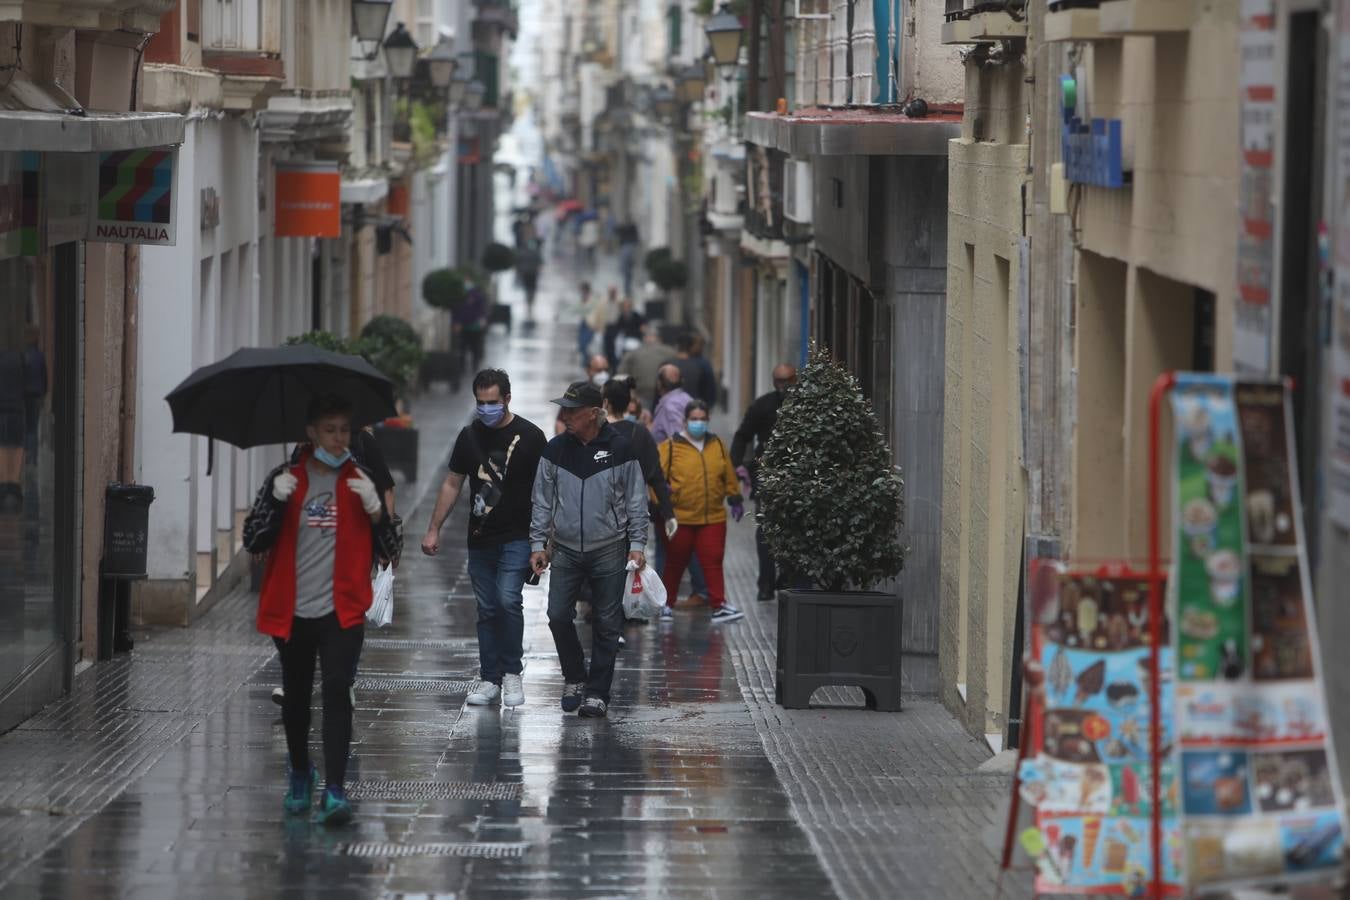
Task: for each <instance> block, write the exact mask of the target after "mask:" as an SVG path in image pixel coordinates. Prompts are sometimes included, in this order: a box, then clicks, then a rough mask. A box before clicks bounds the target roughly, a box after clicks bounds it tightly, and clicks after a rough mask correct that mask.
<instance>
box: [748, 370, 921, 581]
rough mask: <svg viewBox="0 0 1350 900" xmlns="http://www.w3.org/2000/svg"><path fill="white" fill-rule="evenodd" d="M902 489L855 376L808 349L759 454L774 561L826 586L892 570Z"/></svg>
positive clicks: (900, 556) (899, 562) (762, 507)
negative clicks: (795, 384)
mask: <svg viewBox="0 0 1350 900" xmlns="http://www.w3.org/2000/svg"><path fill="white" fill-rule="evenodd" d="M904 488H905V482H904V479H903V478H902V477H901V476H900V473H899V471H897V469H896V468H895V467H894V466H893V465H892V463H891V453H890V449H889V448H888V447H887V446H886V441H885V439H884V438H883V437H882V436H881V429H880V428H879V427H878V425H877V418H876V414H875V413H874V412H873V410H872V406H871V404H870V403H869V402H868V401H867V399H866V398H865V397H864V396H863V393H862V388H861V387H860V386H859V385H858V381H857V379H856V378H854V377H853V375H852V374H850V373H849V371H848V370H847V369H845V368H844V367H843V366H841V365H839V364H838V363H836V362H835V361H834V360H833V359H832V358H831V357H830V355H829V353H828V352H827V351H826V350H824V349H822V348H816V347H813V348H812V351H811V357H810V361H809V362H808V364H807V366H806V368H805V369H803V370H802V373H801V378H800V381H799V383H798V384H797V386H796V387H795V388H793V389H792V390H791V391H789V393H788V395H787V397H786V398H785V399H784V401H783V406H782V408H781V409H779V411H778V420H777V422H776V424H775V425H774V429H773V436H772V437H770V438H769V443H768V446H767V447H765V449H764V455H763V456H762V457H761V458H760V467H759V483H758V488H757V490H756V494H755V496H756V498H757V499H758V500H759V514H758V519H759V522H760V524H761V525H762V526H763V527H764V539H765V540H766V541H767V542H768V544H769V549H770V551H771V552H772V554H773V557H774V559H775V560H776V561H777V562H778V564H779V565H780V566H781V567H782V568H783V570H784V571H785V572H787V573H789V574H790V575H791V576H793V577H799V578H805V579H809V580H810V581H811V582H812V583H813V584H815V585H816V586H818V587H820V588H823V589H824V590H827V591H842V590H844V589H845V588H846V587H848V586H850V585H852V586H854V587H856V588H857V589H860V590H868V589H870V588H871V587H873V586H874V585H875V584H876V583H877V582H879V581H881V580H883V579H886V578H891V577H893V576H895V575H897V574H899V572H900V570H901V568H903V567H904V558H905V548H904V547H903V546H902V545H901V543H900V529H901V527H902V526H903V524H904Z"/></svg>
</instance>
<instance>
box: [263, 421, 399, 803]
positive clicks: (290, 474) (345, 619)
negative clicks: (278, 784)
mask: <svg viewBox="0 0 1350 900" xmlns="http://www.w3.org/2000/svg"><path fill="white" fill-rule="evenodd" d="M306 420H307V423H308V424H307V427H306V429H305V431H306V435H307V436H308V438H309V441H310V443H311V444H312V448H311V449H309V450H306V451H304V452H303V453H302V454H301V458H300V459H299V461H298V462H297V463H296V464H294V465H287V466H282V467H279V468H278V469H276V470H275V471H273V472H272V473H271V474H270V475H269V476H268V477H267V480H266V481H265V482H264V484H263V486H262V489H261V490H260V491H259V492H258V497H257V500H256V501H255V502H254V504H253V510H252V511H251V512H250V514H249V517H248V520H247V521H246V522H245V524H244V547H245V548H246V549H247V550H248V551H249V552H251V553H268V554H269V555H268V559H267V566H266V570H265V573H264V575H263V584H262V593H261V596H260V598H259V602H258V630H259V631H261V632H263V633H264V634H268V635H271V637H272V639H273V640H274V641H275V642H276V645H277V649H278V651H280V653H281V669H282V683H283V685H284V687H285V700H284V702H283V704H282V721H283V722H284V724H285V727H286V745H287V747H288V749H289V752H290V762H291V775H290V789H289V790H288V791H287V794H286V798H285V801H284V807H285V809H286V811H287V812H288V813H291V814H303V813H306V812H308V811H309V809H310V807H311V805H312V802H313V792H314V790H315V789H316V788H317V787H318V783H319V773H318V769H317V768H316V767H315V766H313V765H311V763H310V761H309V726H310V695H311V693H312V691H313V686H314V663H315V658H316V657H317V658H318V660H319V663H320V666H321V668H322V691H323V745H324V767H325V770H326V772H325V774H326V777H327V788H326V790H325V791H324V793H323V797H322V799H321V800H320V803H319V809H318V811H317V812H315V814H314V817H313V820H314V821H315V822H317V823H319V824H332V825H339V824H345V823H346V822H349V821H351V817H352V808H351V803H350V802H349V801H348V799H347V794H346V790H345V786H344V781H345V777H346V771H347V757H348V753H349V750H350V745H351V734H352V702H351V695H350V689H351V686H352V681H353V678H354V677H355V665H356V659H357V657H358V655H359V654H360V652H361V644H362V641H363V639H364V635H365V629H364V622H365V613H366V610H367V609H369V607H370V601H371V582H370V575H371V569H372V568H373V566H374V564H375V560H376V559H378V558H380V557H383V558H385V559H395V558H397V557H398V553H399V550H400V548H399V546H398V544H399V542H400V541H399V535H398V530H397V528H396V527H395V525H394V522H393V520H392V519H391V517H390V515H389V513H388V511H387V510H386V509H385V507H384V503H383V501H382V500H381V497H380V494H379V491H378V490H377V489H376V487H375V484H374V482H373V481H371V479H370V476H369V475H368V474H367V473H366V471H365V470H364V469H363V468H362V467H361V466H360V465H358V464H357V462H356V461H355V460H354V459H353V458H352V454H351V450H350V447H351V441H352V405H351V403H350V402H349V401H347V400H345V399H343V398H342V397H338V396H336V395H332V394H329V395H320V396H316V397H315V398H314V399H312V400H311V401H310V404H309V411H308V415H307V416H306Z"/></svg>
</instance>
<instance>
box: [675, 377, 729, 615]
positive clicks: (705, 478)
mask: <svg viewBox="0 0 1350 900" xmlns="http://www.w3.org/2000/svg"><path fill="white" fill-rule="evenodd" d="M659 449H660V456H661V469H662V471H664V472H665V473H666V481H667V482H669V483H670V498H671V502H672V503H673V505H674V507H675V521H676V522H678V523H679V527H678V528H677V529H676V531H675V534H674V536H673V537H671V539H670V543H669V545H668V547H667V550H666V570H665V571H664V572H663V573H661V580H662V581H663V582H664V583H665V586H666V597H667V600H666V603H667V606H666V608H665V609H663V610H661V619H662V620H663V621H669V620H670V618H671V616H672V613H671V606H673V605H674V604H675V598H676V596H677V595H678V591H679V587H680V579H682V578H683V577H684V570H685V568H686V567H688V565H689V558H690V556H693V555H697V556H698V561H699V564H700V565H701V566H702V567H703V576H704V579H705V580H706V581H707V582H708V602H709V603H710V604H711V606H712V621H713V622H714V624H720V623H722V622H734V621H735V620H736V619H739V618H741V617H743V616H744V615H745V614H744V613H742V612H741V611H740V610H739V609H737V608H736V607H734V606H732V605H731V604H729V603H727V596H726V588H725V583H724V581H723V578H722V555H723V553H724V552H725V551H726V544H727V510H726V507H725V506H723V502H725V503H727V504H729V505H730V506H731V516H732V518H734V519H735V520H736V521H737V522H739V521H740V520H741V516H742V515H744V514H745V506H744V503H743V501H742V500H741V483H740V480H739V479H738V478H737V477H736V467H735V466H733V465H732V464H731V454H730V453H729V452H728V451H727V447H726V445H725V444H723V443H722V439H721V438H719V437H718V436H717V435H715V434H710V433H709V432H708V404H706V403H704V402H703V401H702V400H691V401H690V402H689V405H688V406H686V407H685V409H684V429H683V430H682V431H680V432H678V433H676V434H675V435H674V436H673V437H671V438H670V439H669V440H666V441H664V442H662V444H661V446H660V448H659Z"/></svg>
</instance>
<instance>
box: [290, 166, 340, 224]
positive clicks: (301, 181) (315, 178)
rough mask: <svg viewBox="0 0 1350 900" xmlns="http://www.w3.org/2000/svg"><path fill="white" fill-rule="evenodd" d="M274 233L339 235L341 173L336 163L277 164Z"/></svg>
mask: <svg viewBox="0 0 1350 900" xmlns="http://www.w3.org/2000/svg"><path fill="white" fill-rule="evenodd" d="M276 187H277V193H276V196H277V200H276V205H277V218H276V236H277V237H319V238H335V237H341V235H342V176H341V175H340V174H339V173H338V167H337V163H325V162H313V163H286V164H284V165H282V164H279V165H277V185H276Z"/></svg>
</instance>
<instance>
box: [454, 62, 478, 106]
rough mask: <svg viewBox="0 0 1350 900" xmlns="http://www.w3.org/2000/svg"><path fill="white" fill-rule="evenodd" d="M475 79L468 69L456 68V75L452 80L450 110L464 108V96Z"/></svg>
mask: <svg viewBox="0 0 1350 900" xmlns="http://www.w3.org/2000/svg"><path fill="white" fill-rule="evenodd" d="M472 80H473V78H472V76H471V75H470V74H469V71H468V70H467V69H464V68H461V67H459V66H456V67H455V71H454V74H453V75H452V76H451V78H450V108H451V109H453V110H456V111H458V110H460V109H462V108H463V107H464V95H465V94H466V93H468V89H469V82H470V81H472Z"/></svg>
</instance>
